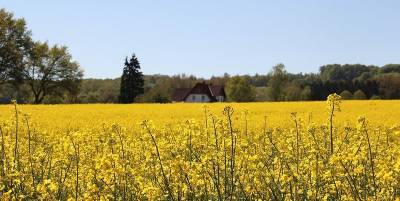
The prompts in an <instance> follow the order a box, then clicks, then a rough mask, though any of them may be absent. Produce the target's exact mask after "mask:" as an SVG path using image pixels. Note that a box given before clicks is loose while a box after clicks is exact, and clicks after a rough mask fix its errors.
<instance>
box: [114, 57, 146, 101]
mask: <svg viewBox="0 0 400 201" xmlns="http://www.w3.org/2000/svg"><path fill="white" fill-rule="evenodd" d="M143 86H144V78H143V73H142V72H141V71H140V64H139V61H138V59H137V58H136V56H135V55H134V54H133V55H132V57H131V58H130V60H129V62H128V58H126V59H125V67H124V69H123V73H122V76H121V86H120V95H119V102H120V103H133V102H134V101H135V98H136V97H137V96H138V95H140V94H143V92H144V88H143Z"/></svg>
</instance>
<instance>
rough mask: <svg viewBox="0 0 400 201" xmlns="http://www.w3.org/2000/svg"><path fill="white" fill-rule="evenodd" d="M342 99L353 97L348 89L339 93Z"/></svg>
mask: <svg viewBox="0 0 400 201" xmlns="http://www.w3.org/2000/svg"><path fill="white" fill-rule="evenodd" d="M339 95H340V96H341V97H342V98H343V100H351V99H353V94H351V92H350V91H347V90H344V91H342V92H341V93H340V94H339Z"/></svg>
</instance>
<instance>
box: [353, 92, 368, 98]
mask: <svg viewBox="0 0 400 201" xmlns="http://www.w3.org/2000/svg"><path fill="white" fill-rule="evenodd" d="M353 99H354V100H365V99H367V96H366V95H365V93H364V92H363V91H361V90H357V91H356V92H354V95H353Z"/></svg>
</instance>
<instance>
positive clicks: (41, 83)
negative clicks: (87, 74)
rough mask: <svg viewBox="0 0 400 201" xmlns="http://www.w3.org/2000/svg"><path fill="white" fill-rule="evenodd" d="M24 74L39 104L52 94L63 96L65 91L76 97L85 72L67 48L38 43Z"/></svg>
mask: <svg viewBox="0 0 400 201" xmlns="http://www.w3.org/2000/svg"><path fill="white" fill-rule="evenodd" d="M24 74H25V79H26V83H27V84H28V85H29V86H30V88H31V91H32V93H33V97H34V103H36V104H37V103H42V102H43V100H44V99H45V98H46V96H48V95H49V94H51V93H53V94H56V93H57V94H59V96H62V95H63V93H62V92H63V91H65V92H69V94H70V95H72V96H75V97H76V96H77V95H78V90H79V84H80V81H81V79H82V77H83V70H82V69H81V68H80V66H79V64H78V63H77V62H75V61H73V60H72V56H71V54H69V52H68V50H67V47H65V46H57V45H55V46H53V47H49V45H48V44H47V42H46V43H41V42H36V43H35V44H34V48H33V50H32V54H31V57H30V64H29V65H28V66H27V67H26V68H25V70H24Z"/></svg>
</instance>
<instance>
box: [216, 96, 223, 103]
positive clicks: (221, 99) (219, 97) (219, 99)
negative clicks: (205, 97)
mask: <svg viewBox="0 0 400 201" xmlns="http://www.w3.org/2000/svg"><path fill="white" fill-rule="evenodd" d="M215 98H216V99H217V101H218V102H224V101H225V100H224V97H223V96H216V97H215Z"/></svg>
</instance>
